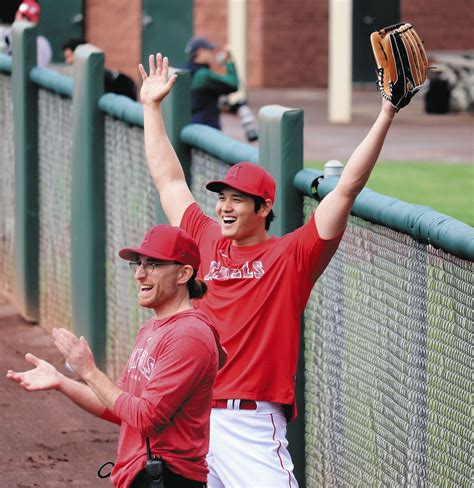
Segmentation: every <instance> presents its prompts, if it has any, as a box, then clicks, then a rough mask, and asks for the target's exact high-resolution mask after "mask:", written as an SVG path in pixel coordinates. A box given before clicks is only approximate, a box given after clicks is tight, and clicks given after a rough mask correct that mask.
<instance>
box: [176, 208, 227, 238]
mask: <svg viewBox="0 0 474 488" xmlns="http://www.w3.org/2000/svg"><path fill="white" fill-rule="evenodd" d="M179 226H180V227H181V229H183V230H185V231H186V232H187V233H188V234H189V235H190V236H191V237H192V238H193V239H194V240H195V241H196V242H197V244H198V246H199V247H201V244H202V243H203V240H204V238H206V239H208V238H210V239H219V238H220V228H219V224H218V223H217V222H216V221H215V220H214V219H211V218H210V217H208V216H207V215H206V214H205V213H204V212H203V211H202V210H201V209H200V208H199V207H198V205H197V203H192V204H191V205H190V206H189V207H188V208H187V209H186V210H185V212H184V215H183V218H182V219H181V223H180V225H179Z"/></svg>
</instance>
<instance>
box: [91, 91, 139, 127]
mask: <svg viewBox="0 0 474 488" xmlns="http://www.w3.org/2000/svg"><path fill="white" fill-rule="evenodd" d="M99 108H100V109H101V110H102V111H103V112H105V113H106V114H107V115H110V116H112V117H114V118H116V119H120V120H123V121H124V122H127V123H129V124H131V125H136V126H138V127H143V106H142V104H141V103H139V102H135V101H134V100H132V99H131V98H128V97H125V96H123V95H117V94H115V93H106V94H105V95H102V96H101V97H100V100H99Z"/></svg>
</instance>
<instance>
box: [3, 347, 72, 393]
mask: <svg viewBox="0 0 474 488" xmlns="http://www.w3.org/2000/svg"><path fill="white" fill-rule="evenodd" d="M25 359H26V360H27V361H28V362H29V363H31V364H33V365H34V366H35V368H34V369H30V370H29V371H23V372H16V371H12V370H11V369H9V370H8V371H7V378H9V379H11V380H13V381H15V382H16V383H18V384H19V385H20V386H21V387H22V388H23V389H25V390H26V391H41V390H57V389H58V388H59V384H60V382H61V378H62V374H61V373H60V372H59V371H58V370H57V369H56V368H55V367H54V366H53V365H52V364H50V363H48V362H47V361H44V360H43V359H40V358H38V357H36V356H34V355H33V354H30V353H28V354H27V355H26V356H25Z"/></svg>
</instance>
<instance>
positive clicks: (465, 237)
mask: <svg viewBox="0 0 474 488" xmlns="http://www.w3.org/2000/svg"><path fill="white" fill-rule="evenodd" d="M338 180H339V177H338V176H329V177H326V178H323V174H322V172H320V171H316V170H311V169H305V170H302V171H300V172H299V173H298V174H297V175H296V176H295V179H294V184H295V187H296V188H297V190H298V191H299V192H300V193H302V194H303V195H306V196H311V197H316V196H317V198H319V199H322V198H324V197H325V196H326V195H327V194H328V193H329V192H330V191H332V190H333V189H334V188H335V186H336V184H337V182H338ZM316 194H317V195H316ZM351 213H352V214H353V215H356V216H358V217H361V218H363V219H364V220H368V221H369V222H373V223H375V224H380V225H384V226H386V227H389V228H390V229H393V230H396V231H398V232H401V233H403V234H407V235H409V236H411V237H412V238H413V239H415V240H416V241H418V242H421V243H423V244H431V245H432V246H434V247H436V248H438V249H442V250H443V251H445V252H447V253H449V254H452V255H453V256H457V257H459V258H461V259H467V260H470V261H474V228H473V227H471V226H470V225H468V224H465V223H463V222H460V221H459V220H456V219H454V218H452V217H449V216H447V215H444V214H442V213H439V212H436V211H435V210H433V209H432V208H430V207H426V206H422V205H415V204H411V203H407V202H403V201H401V200H398V199H396V198H392V197H387V196H385V195H380V194H379V193H376V192H375V191H373V190H370V189H368V188H365V189H364V190H362V192H361V193H360V194H359V196H358V197H357V198H356V201H355V203H354V205H353V207H352V211H351Z"/></svg>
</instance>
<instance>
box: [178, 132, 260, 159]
mask: <svg viewBox="0 0 474 488" xmlns="http://www.w3.org/2000/svg"><path fill="white" fill-rule="evenodd" d="M181 141H182V142H184V143H185V144H188V145H189V146H191V147H195V148H197V149H201V151H204V152H206V153H208V154H210V155H211V156H214V157H215V158H218V159H220V160H221V161H224V162H226V163H228V164H236V163H239V162H241V161H249V162H250V163H255V164H258V163H259V159H258V150H257V149H256V148H255V147H253V146H250V145H249V144H245V143H243V142H239V141H236V140H235V139H232V137H229V136H226V135H225V134H223V133H222V132H221V131H220V130H217V129H214V128H213V127H209V126H207V125H202V124H189V125H187V126H186V127H184V128H183V130H182V131H181Z"/></svg>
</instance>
